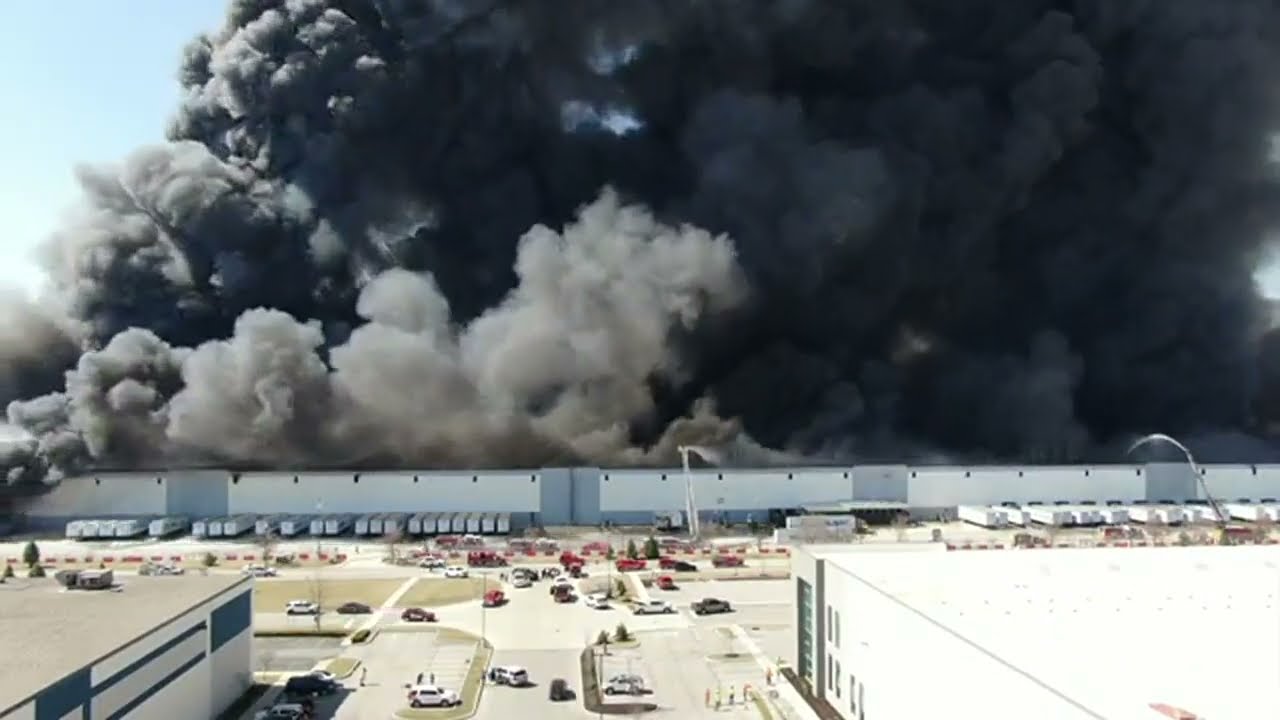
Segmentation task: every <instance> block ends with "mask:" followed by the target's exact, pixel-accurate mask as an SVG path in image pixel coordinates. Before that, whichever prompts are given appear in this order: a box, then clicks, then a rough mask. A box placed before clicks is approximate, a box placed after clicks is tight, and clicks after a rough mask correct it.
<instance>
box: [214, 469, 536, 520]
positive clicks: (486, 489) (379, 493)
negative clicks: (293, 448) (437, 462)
mask: <svg viewBox="0 0 1280 720" xmlns="http://www.w3.org/2000/svg"><path fill="white" fill-rule="evenodd" d="M317 502H323V507H324V511H325V512H347V513H372V512H392V511H399V512H411V511H412V512H428V511H437V512H463V511H483V510H487V511H492V512H526V513H528V512H537V511H538V509H539V507H540V506H541V489H540V485H539V482H538V473H537V472H536V471H528V472H525V471H515V472H496V473H495V472H490V473H427V472H422V473H415V472H412V471H404V472H367V473H303V472H299V473H242V474H241V475H240V476H239V478H237V479H236V480H234V481H233V482H232V484H231V490H230V498H229V501H228V505H229V508H228V509H229V512H231V513H307V512H315V510H316V503H317Z"/></svg>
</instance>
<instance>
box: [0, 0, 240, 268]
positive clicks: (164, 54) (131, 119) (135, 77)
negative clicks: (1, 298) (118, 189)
mask: <svg viewBox="0 0 1280 720" xmlns="http://www.w3.org/2000/svg"><path fill="white" fill-rule="evenodd" d="M226 5H227V0H120V1H117V2H107V1H104V0H61V2H35V3H28V2H16V3H6V5H5V12H4V24H3V25H2V26H0V28H2V29H0V88H3V92H4V95H5V98H4V99H5V102H4V104H3V106H4V107H5V108H6V110H5V113H4V132H0V158H4V162H2V163H0V217H2V218H4V233H3V235H0V286H8V287H19V288H25V289H34V288H35V287H37V286H38V285H39V283H40V281H41V278H42V277H43V276H42V275H41V273H40V271H39V270H38V269H36V267H35V265H34V263H32V262H31V260H30V258H31V255H32V252H33V250H34V248H35V246H36V244H37V243H39V242H40V240H42V239H43V238H45V237H47V236H48V235H49V233H50V232H51V231H52V230H53V229H54V228H56V227H57V226H58V223H59V220H60V218H61V217H62V215H63V213H64V211H65V209H66V208H67V207H70V206H72V205H74V202H75V200H76V198H77V196H78V188H77V187H76V184H75V180H74V177H73V175H72V170H73V168H74V167H75V165H76V164H78V163H82V162H104V161H114V160H117V159H119V158H121V157H123V156H124V155H126V154H127V153H128V152H129V151H130V150H131V149H133V148H135V147H137V146H139V145H143V144H146V143H148V142H154V141H158V140H162V139H163V136H164V126H165V122H166V121H167V120H168V118H169V116H170V113H171V112H172V110H173V108H174V107H176V105H177V98H178V84H177V81H176V80H175V77H176V74H177V70H178V59H179V57H180V56H181V50H182V46H183V45H184V44H186V42H187V40H189V39H190V38H191V37H193V36H195V35H196V34H197V33H199V32H202V31H205V30H212V29H214V28H217V27H219V26H220V24H221V22H222V18H223V14H224V9H225V8H226Z"/></svg>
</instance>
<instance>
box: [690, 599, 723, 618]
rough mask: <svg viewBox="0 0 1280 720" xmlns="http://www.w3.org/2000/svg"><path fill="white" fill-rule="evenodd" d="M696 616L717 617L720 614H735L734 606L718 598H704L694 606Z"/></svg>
mask: <svg viewBox="0 0 1280 720" xmlns="http://www.w3.org/2000/svg"><path fill="white" fill-rule="evenodd" d="M692 607H693V614H694V615H716V614H719V613H727V612H733V606H732V605H730V604H729V601H728V600H717V599H716V598H703V599H701V600H699V601H698V602H696V603H694V604H693V606H692Z"/></svg>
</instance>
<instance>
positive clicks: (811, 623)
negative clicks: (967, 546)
mask: <svg viewBox="0 0 1280 720" xmlns="http://www.w3.org/2000/svg"><path fill="white" fill-rule="evenodd" d="M897 550H898V551H896V552H895V551H886V550H874V549H859V548H857V547H851V546H848V545H845V546H834V545H833V546H806V547H802V548H798V549H796V550H794V551H793V554H792V557H793V561H792V573H793V577H794V580H793V582H794V583H795V590H796V604H795V611H796V629H797V640H796V645H795V648H794V655H793V657H792V658H790V661H791V662H792V663H793V667H794V668H795V669H796V671H797V674H798V675H800V676H801V677H802V678H804V679H806V680H807V681H808V684H809V686H810V688H811V689H812V690H813V692H814V694H815V695H818V696H819V697H821V698H822V699H823V700H825V701H826V702H827V703H829V704H830V705H831V706H832V707H833V708H835V709H836V710H837V711H838V713H839V714H840V715H841V716H842V717H845V718H849V719H850V720H853V719H855V718H856V720H918V719H919V718H944V717H948V718H949V717H957V718H961V717H963V718H970V717H972V718H983V720H1005V719H1007V720H1024V719H1025V718H1037V719H1039V720H1116V719H1118V718H1125V719H1126V720H1144V719H1145V720H1169V719H1170V718H1176V719H1181V718H1255V717H1256V718H1261V717H1275V716H1276V708H1277V707H1280V682H1277V678H1280V609H1278V608H1280V604H1278V602H1277V600H1278V597H1280V549H1278V548H1277V547H1275V546H1236V547H1221V546H1209V547H1205V546H1200V547H1169V548H1115V549H1097V548H1089V549H1057V550H1006V551H987V552H980V551H969V552H963V551H962V552H955V551H951V552H948V551H947V550H946V549H945V546H939V545H937V544H933V545H928V546H923V547H922V546H918V545H917V546H898V548H897Z"/></svg>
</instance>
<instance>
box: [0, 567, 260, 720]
mask: <svg viewBox="0 0 1280 720" xmlns="http://www.w3.org/2000/svg"><path fill="white" fill-rule="evenodd" d="M252 619H253V586H252V581H251V580H250V579H247V578H246V579H244V580H243V581H241V582H238V583H236V584H235V585H234V586H232V587H230V588H228V589H227V590H224V591H222V592H220V593H218V594H217V595H215V596H213V597H211V598H209V599H208V600H206V601H204V602H202V603H200V604H199V605H197V606H196V607H193V608H191V609H190V610H188V611H186V612H184V613H183V614H181V615H179V616H178V617H176V618H173V619H172V620H169V621H168V622H165V623H164V624H162V625H159V626H157V627H155V628H153V629H152V630H151V631H149V632H147V633H146V634H145V635H142V636H139V637H137V638H135V639H134V640H132V641H130V642H129V643H127V644H126V645H124V646H122V647H120V648H118V649H117V650H115V651H113V652H112V653H110V654H109V655H107V656H105V657H101V658H98V659H97V660H95V661H93V662H91V663H89V664H87V665H85V666H84V667H82V668H80V669H79V670H76V671H74V672H72V673H70V674H69V675H67V676H66V677H63V678H61V679H58V680H56V681H55V682H53V683H51V684H49V685H48V686H46V687H45V688H43V689H41V690H39V691H37V692H36V693H34V694H33V695H32V696H31V697H30V698H28V699H27V700H25V701H23V702H22V703H20V704H18V705H16V706H14V707H11V708H8V709H3V710H0V720H125V719H126V718H127V719H128V720H173V719H174V718H191V719H192V720H195V719H196V718H213V717H216V716H217V715H218V714H219V713H221V712H222V711H223V710H225V709H226V708H227V707H228V706H229V705H230V704H231V703H233V702H235V701H236V700H237V699H238V698H239V697H240V696H241V695H243V694H244V692H245V691H246V690H248V689H249V686H250V685H251V683H252V681H253V672H252V667H253V665H252V663H253V630H252ZM14 650H15V649H13V648H10V651H14Z"/></svg>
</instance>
